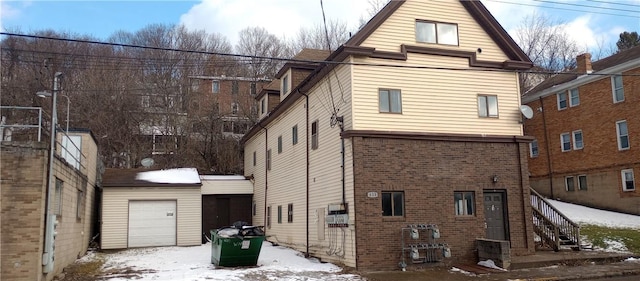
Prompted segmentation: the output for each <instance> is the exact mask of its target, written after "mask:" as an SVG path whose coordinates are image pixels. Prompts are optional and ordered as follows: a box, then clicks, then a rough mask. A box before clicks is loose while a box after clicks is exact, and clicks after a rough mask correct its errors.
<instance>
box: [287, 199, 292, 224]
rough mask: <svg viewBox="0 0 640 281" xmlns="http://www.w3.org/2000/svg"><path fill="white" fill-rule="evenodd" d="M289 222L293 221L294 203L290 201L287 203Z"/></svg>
mask: <svg viewBox="0 0 640 281" xmlns="http://www.w3.org/2000/svg"><path fill="white" fill-rule="evenodd" d="M287 222H288V223H292V222H293V204H292V203H289V204H288V205H287Z"/></svg>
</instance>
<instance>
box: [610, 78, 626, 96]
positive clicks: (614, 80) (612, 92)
mask: <svg viewBox="0 0 640 281" xmlns="http://www.w3.org/2000/svg"><path fill="white" fill-rule="evenodd" d="M617 76H620V77H622V74H616V75H613V76H611V94H612V95H613V97H612V98H613V103H619V102H623V101H624V81H623V83H622V85H621V87H622V99H621V100H619V101H617V100H616V77H617Z"/></svg>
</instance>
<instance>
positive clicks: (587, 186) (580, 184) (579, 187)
mask: <svg viewBox="0 0 640 281" xmlns="http://www.w3.org/2000/svg"><path fill="white" fill-rule="evenodd" d="M581 177H584V178H585V179H586V178H587V175H578V176H577V177H576V178H577V179H578V190H587V189H588V188H589V181H588V180H587V181H586V183H587V185H586V186H584V188H583V186H582V183H581V182H580V178H581Z"/></svg>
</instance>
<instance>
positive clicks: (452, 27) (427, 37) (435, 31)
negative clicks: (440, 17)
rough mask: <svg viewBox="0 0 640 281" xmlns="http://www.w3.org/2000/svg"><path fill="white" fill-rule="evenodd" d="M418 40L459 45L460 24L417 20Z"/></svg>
mask: <svg viewBox="0 0 640 281" xmlns="http://www.w3.org/2000/svg"><path fill="white" fill-rule="evenodd" d="M416 41H418V42H421V43H434V44H444V45H458V25H457V24H454V23H443V22H430V21H424V20H416Z"/></svg>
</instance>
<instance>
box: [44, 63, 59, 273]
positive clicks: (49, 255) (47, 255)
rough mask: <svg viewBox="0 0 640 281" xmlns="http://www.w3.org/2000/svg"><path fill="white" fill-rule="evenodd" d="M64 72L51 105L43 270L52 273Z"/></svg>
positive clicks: (56, 83) (54, 91)
mask: <svg viewBox="0 0 640 281" xmlns="http://www.w3.org/2000/svg"><path fill="white" fill-rule="evenodd" d="M61 76H62V72H56V73H55V75H54V77H53V93H52V94H51V96H52V106H51V135H50V136H49V137H50V142H49V172H48V186H47V217H46V219H47V222H46V228H45V233H44V253H43V254H42V265H43V266H44V268H43V269H42V272H44V273H50V272H53V269H54V267H53V266H54V252H53V251H54V249H55V245H54V242H55V238H56V234H57V233H56V224H57V219H56V215H55V214H54V211H55V210H54V209H53V197H54V196H55V185H56V183H55V180H54V179H55V177H54V176H53V164H54V161H53V160H54V158H55V148H56V125H57V123H58V112H57V110H56V101H57V100H56V96H57V94H58V87H59V84H60V77H61Z"/></svg>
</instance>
